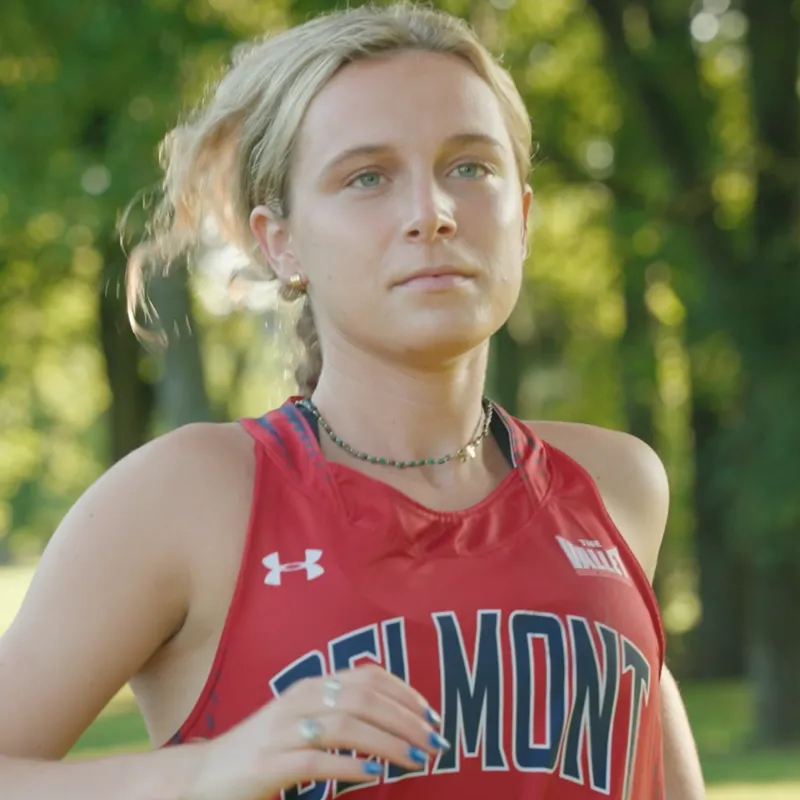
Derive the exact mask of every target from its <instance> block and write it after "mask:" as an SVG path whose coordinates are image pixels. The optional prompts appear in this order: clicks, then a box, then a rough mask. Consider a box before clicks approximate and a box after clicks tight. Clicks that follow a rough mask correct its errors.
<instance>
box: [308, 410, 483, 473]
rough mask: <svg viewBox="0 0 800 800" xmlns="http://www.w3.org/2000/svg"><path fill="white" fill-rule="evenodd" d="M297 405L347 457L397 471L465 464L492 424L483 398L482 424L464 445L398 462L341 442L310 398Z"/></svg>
mask: <svg viewBox="0 0 800 800" xmlns="http://www.w3.org/2000/svg"><path fill="white" fill-rule="evenodd" d="M297 404H298V405H302V406H303V407H304V408H307V409H308V410H309V411H310V412H311V413H312V414H313V415H314V417H315V418H316V420H317V422H319V425H320V427H321V428H322V430H323V431H325V433H326V434H327V435H328V437H329V438H330V440H331V441H332V442H333V443H334V444H335V445H337V447H341V449H342V450H344V451H345V452H346V453H347V454H348V455H351V456H352V457H353V458H357V459H359V460H360V461H367V462H369V463H370V464H381V465H383V466H387V467H396V468H397V469H408V468H410V467H425V466H432V465H435V464H446V463H447V462H448V461H452V460H453V459H455V458H457V459H458V460H459V461H462V462H466V461H469V460H470V459H471V458H475V456H476V454H477V452H478V447H479V446H480V445H481V443H482V442H483V440H484V439H485V438H486V437H487V436H488V435H489V427H490V426H491V424H492V409H493V406H492V403H491V401H490V400H489V399H487V398H485V397H484V398H483V400H482V401H481V405H482V407H483V422H482V424H481V426H480V429H479V431H478V433H477V434H476V435H475V436H474V437H473V438H472V439H471V440H470V441H469V442H467V444H465V445H464V446H463V447H461V448H459V449H458V450H456V452H455V453H452V454H450V455H447V456H442V457H441V458H420V459H418V460H416V461H398V460H397V459H394V458H380V457H379V456H371V455H369V453H362V452H361V451H360V450H356V449H355V448H353V447H351V446H350V445H349V444H347V442H345V441H344V440H342V439H341V438H340V437H339V436H337V435H336V433H335V432H334V431H333V429H332V428H331V426H330V425H328V423H327V422H326V420H325V418H324V417H323V416H322V414H320V412H319V409H318V408H317V406H316V405H315V404H314V401H313V400H311V399H310V398H308V397H306V398H303V399H302V400H298V401H297Z"/></svg>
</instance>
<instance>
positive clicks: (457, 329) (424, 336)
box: [383, 313, 502, 366]
mask: <svg viewBox="0 0 800 800" xmlns="http://www.w3.org/2000/svg"><path fill="white" fill-rule="evenodd" d="M449 316H450V315H449ZM501 325H502V321H501V322H500V323H499V324H497V325H492V324H488V321H487V320H481V319H480V318H479V317H476V316H475V315H474V313H473V314H472V315H470V316H469V317H467V318H464V317H463V316H462V317H461V318H456V319H453V318H452V317H451V318H450V319H430V318H429V319H425V320H415V321H414V324H413V325H407V326H406V327H405V328H404V329H402V330H396V331H393V333H394V334H395V335H394V336H391V335H389V336H387V337H386V339H385V341H387V344H389V346H390V347H391V349H392V350H393V351H395V352H398V351H399V352H400V353H401V354H402V356H403V357H404V358H408V359H409V361H411V362H414V363H420V364H425V365H428V366H436V365H439V364H442V363H445V362H448V361H453V360H454V359H457V358H460V357H462V356H465V355H467V354H468V353H472V352H474V351H475V350H477V349H479V348H482V347H483V346H485V345H486V344H487V343H488V341H489V339H490V338H491V337H492V334H494V333H495V331H496V330H497V329H498V328H499V327H500V326H501ZM383 333H384V335H386V334H389V331H388V330H384V331H383Z"/></svg>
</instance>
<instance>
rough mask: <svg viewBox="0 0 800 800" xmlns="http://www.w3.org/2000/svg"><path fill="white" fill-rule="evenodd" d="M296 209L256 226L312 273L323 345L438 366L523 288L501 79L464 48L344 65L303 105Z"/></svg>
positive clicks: (499, 315)
mask: <svg viewBox="0 0 800 800" xmlns="http://www.w3.org/2000/svg"><path fill="white" fill-rule="evenodd" d="M290 183H291V197H290V207H291V214H290V216H289V218H288V219H286V220H276V219H274V218H270V217H269V216H268V215H267V214H266V212H265V211H264V209H263V208H260V209H257V210H256V211H255V212H254V214H253V217H252V225H253V230H254V231H255V233H256V235H257V236H258V238H259V239H260V241H261V242H262V245H263V247H264V249H265V251H266V253H267V254H268V256H269V259H270V262H271V263H272V265H273V266H274V267H275V269H276V271H277V272H278V274H279V276H280V277H281V278H282V279H284V280H285V279H287V278H288V276H289V275H291V274H292V273H295V272H299V273H301V274H302V275H303V276H305V277H306V278H307V279H308V281H309V286H308V291H309V294H310V297H311V301H312V305H313V308H314V313H315V319H316V323H317V327H318V330H319V334H320V337H321V342H322V348H323V352H325V351H326V347H327V346H328V345H333V346H334V347H353V348H357V349H358V350H361V351H366V352H371V353H374V354H377V355H378V356H379V357H384V358H390V359H399V360H401V361H408V362H409V363H413V362H416V363H417V364H418V365H423V364H424V365H427V366H430V367H434V366H435V365H436V364H437V363H440V362H445V361H450V360H452V359H453V358H455V357H457V356H459V355H461V354H463V353H466V352H469V351H471V350H473V349H474V348H476V347H478V346H479V345H481V344H482V343H484V342H485V341H486V340H488V338H489V337H490V336H491V335H492V334H493V333H494V332H495V331H496V330H497V329H498V328H499V327H500V326H501V325H502V324H503V323H504V322H505V321H506V319H507V318H508V316H509V315H510V313H511V310H512V308H513V306H514V304H515V302H516V300H517V296H518V293H519V289H520V283H521V278H522V265H523V261H524V257H525V234H526V220H527V214H528V210H529V206H530V198H531V192H530V189H524V190H523V188H522V187H521V185H520V180H519V175H518V172H517V168H516V164H515V160H514V154H513V149H512V145H511V140H510V137H509V134H508V131H507V128H506V125H505V122H504V119H503V115H502V112H501V108H500V104H499V101H498V100H497V97H496V96H495V94H494V92H493V91H492V89H491V88H490V87H489V86H488V85H487V84H486V83H485V82H484V81H483V80H482V79H481V78H480V77H479V76H478V75H477V74H476V73H475V72H474V71H473V70H472V69H471V68H470V67H469V65H468V64H466V63H465V62H463V61H462V60H460V59H459V58H457V57H454V56H448V55H441V54H435V53H428V52H407V53H400V54H396V55H391V56H388V57H385V58H381V59H374V60H366V61H359V62H356V63H354V64H350V65H348V66H347V67H345V68H344V69H342V70H341V71H340V72H339V73H338V74H337V75H336V76H335V77H334V78H333V79H332V80H331V81H330V82H329V83H328V84H327V85H326V86H325V87H324V88H323V89H322V91H321V92H320V93H319V94H318V95H317V96H316V98H315V99H314V100H313V102H312V103H311V104H310V106H309V108H308V111H307V114H306V116H305V119H304V122H303V125H302V128H301V131H300V134H299V137H298V143H297V147H296V152H295V154H294V160H293V164H292V169H291V176H290Z"/></svg>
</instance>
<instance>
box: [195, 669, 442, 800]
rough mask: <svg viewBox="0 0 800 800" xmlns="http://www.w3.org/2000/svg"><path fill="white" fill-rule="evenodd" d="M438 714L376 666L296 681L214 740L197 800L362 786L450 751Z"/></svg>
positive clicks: (244, 799)
mask: <svg viewBox="0 0 800 800" xmlns="http://www.w3.org/2000/svg"><path fill="white" fill-rule="evenodd" d="M438 723H439V719H438V716H437V715H436V714H435V713H434V712H433V711H432V710H431V709H430V706H429V705H428V703H427V702H426V701H425V700H424V698H422V697H421V695H419V694H418V693H417V692H416V691H415V690H414V689H412V688H411V687H410V686H408V684H406V683H404V682H403V681H401V680H400V679H399V678H397V677H396V676H394V675H391V674H390V673H388V672H386V671H385V670H383V669H381V668H379V667H376V666H372V665H370V666H365V667H357V668H355V669H351V670H346V671H343V672H339V673H337V674H336V677H335V678H330V677H324V678H307V679H305V680H302V681H298V682H297V683H295V684H294V685H293V686H291V687H290V688H289V689H288V690H287V691H286V692H284V693H283V694H282V695H281V696H280V697H279V698H277V699H275V700H273V701H272V702H270V703H268V704H267V705H266V706H265V707H264V708H262V709H261V710H259V711H258V712H256V713H255V714H254V715H253V716H252V717H250V718H249V719H247V720H245V721H244V722H243V723H241V724H240V725H238V726H237V727H235V728H233V729H232V730H230V731H228V732H227V733H225V734H223V735H222V736H220V737H219V738H218V739H215V740H213V741H210V742H205V743H204V744H202V745H198V747H201V748H205V751H204V757H203V765H202V768H201V774H200V777H199V780H198V782H197V784H196V790H195V792H193V793H192V794H191V795H190V796H191V798H192V800H222V799H223V798H224V800H265V798H271V797H274V796H276V795H278V794H280V792H281V790H282V789H286V788H289V787H292V786H295V785H297V784H301V783H305V782H308V781H314V780H319V781H325V780H340V781H347V782H352V783H359V782H363V781H365V780H370V779H371V778H373V777H375V775H380V774H382V773H383V764H381V763H379V762H376V761H370V760H365V759H361V758H357V757H356V756H354V755H337V754H334V753H329V752H326V751H328V750H335V749H342V750H351V751H353V752H354V753H364V754H367V755H371V756H377V757H378V758H380V759H383V760H386V761H390V762H392V763H394V764H397V765H398V766H401V767H405V768H406V769H421V768H422V767H423V766H424V764H425V761H426V759H427V757H428V756H430V755H435V754H436V753H438V752H439V751H440V750H442V749H445V748H448V747H449V744H448V743H447V742H446V741H445V740H444V739H443V738H442V737H441V736H439V734H438V732H437V731H436V730H435V728H434V726H438Z"/></svg>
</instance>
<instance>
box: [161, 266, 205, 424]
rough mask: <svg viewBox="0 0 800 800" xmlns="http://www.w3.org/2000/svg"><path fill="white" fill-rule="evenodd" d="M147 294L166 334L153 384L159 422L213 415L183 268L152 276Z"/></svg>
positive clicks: (197, 419) (185, 421)
mask: <svg viewBox="0 0 800 800" xmlns="http://www.w3.org/2000/svg"><path fill="white" fill-rule="evenodd" d="M149 293H150V296H151V298H152V300H153V304H154V306H155V308H156V311H157V312H158V316H159V320H160V325H161V327H162V329H163V330H164V332H165V333H166V334H167V337H168V340H169V341H168V344H167V347H166V348H165V350H164V352H163V354H162V359H163V361H162V364H163V373H162V376H161V380H159V381H158V383H157V384H156V398H157V404H158V416H159V422H161V423H162V424H164V425H165V426H166V427H167V428H168V429H172V428H177V427H179V426H181V425H187V424H189V423H192V422H206V421H210V420H212V419H213V413H212V411H211V404H210V402H209V398H208V393H207V391H206V382H205V376H204V370H203V360H202V357H201V350H200V339H199V331H198V327H197V325H196V323H195V322H194V315H193V313H192V308H191V298H190V296H189V286H188V282H187V280H186V277H185V272H182V271H176V272H175V273H174V274H170V275H168V276H167V277H157V278H154V279H153V281H152V283H151V286H150V292H149Z"/></svg>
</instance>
